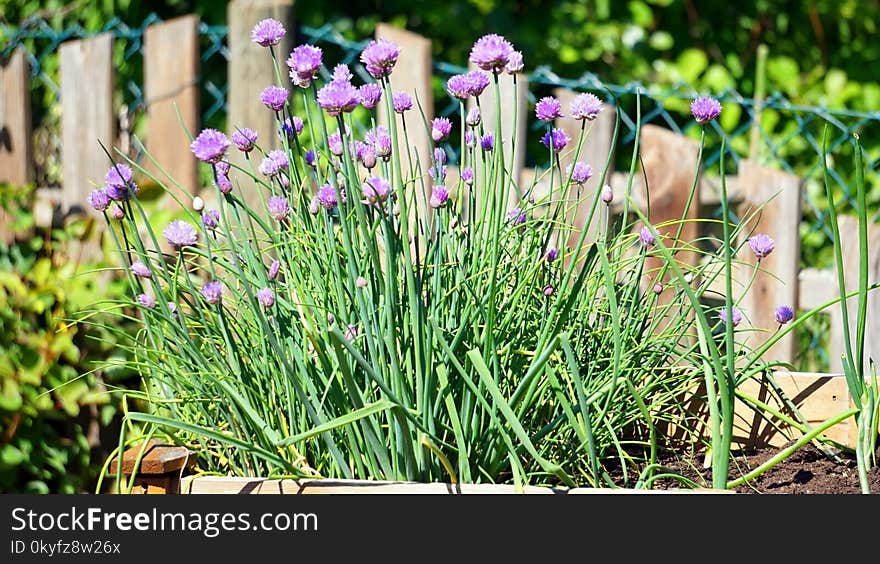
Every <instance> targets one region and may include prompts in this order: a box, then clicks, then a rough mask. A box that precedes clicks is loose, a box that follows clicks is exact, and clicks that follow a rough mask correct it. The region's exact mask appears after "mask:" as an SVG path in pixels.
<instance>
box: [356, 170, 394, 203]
mask: <svg viewBox="0 0 880 564" xmlns="http://www.w3.org/2000/svg"><path fill="white" fill-rule="evenodd" d="M361 193H362V194H363V196H364V201H365V202H366V203H368V204H381V203H382V202H384V201H385V200H387V199H388V195H389V194H390V193H391V184H389V183H388V181H387V180H385V179H384V178H382V177H381V176H373V177H371V178H368V179H367V180H365V181H364V183H363V185H362V186H361Z"/></svg>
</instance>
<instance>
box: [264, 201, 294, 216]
mask: <svg viewBox="0 0 880 564" xmlns="http://www.w3.org/2000/svg"><path fill="white" fill-rule="evenodd" d="M266 207H267V208H268V209H269V215H270V216H271V217H272V219H274V220H275V221H284V220H285V219H287V216H288V215H290V204H289V203H288V202H287V198H284V197H282V196H272V197H270V198H269V200H268V201H267V202H266Z"/></svg>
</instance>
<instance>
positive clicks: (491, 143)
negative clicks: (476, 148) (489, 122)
mask: <svg viewBox="0 0 880 564" xmlns="http://www.w3.org/2000/svg"><path fill="white" fill-rule="evenodd" d="M480 147H482V148H483V150H484V151H491V150H492V149H494V148H495V135H493V134H492V132H491V131H490V132H489V133H487V134H485V135H483V137H482V138H481V139H480Z"/></svg>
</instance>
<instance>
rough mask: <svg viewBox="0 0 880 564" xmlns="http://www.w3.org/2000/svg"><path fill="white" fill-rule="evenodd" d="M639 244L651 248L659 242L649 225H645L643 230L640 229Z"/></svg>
mask: <svg viewBox="0 0 880 564" xmlns="http://www.w3.org/2000/svg"><path fill="white" fill-rule="evenodd" d="M639 242H640V243H641V244H642V246H643V247H650V246H651V245H653V244H654V243H656V242H657V239H656V238H655V237H654V233H653V232H652V231H651V228H650V227H648V226H647V225H644V226H642V228H641V229H639Z"/></svg>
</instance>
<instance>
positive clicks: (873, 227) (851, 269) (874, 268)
mask: <svg viewBox="0 0 880 564" xmlns="http://www.w3.org/2000/svg"><path fill="white" fill-rule="evenodd" d="M837 220H838V221H837V225H838V229H839V230H840V246H841V249H842V252H843V268H844V272H843V276H844V284H846V292H845V293H850V292H854V291H856V290H858V288H859V220H858V218H857V217H855V216H849V215H842V216H839V217H838V218H837ZM877 249H880V225H877V224H870V225H868V285H871V284H875V283H876V282H878V281H880V252H878V251H877ZM833 284H834V287H835V288H838V278H837V269H836V268H835V269H834V271H833ZM878 292H880V290H871V291H869V292H868V309H867V315H866V318H865V344H864V362H863V364H862V366H863V367H864V371H865V372H864V373H865V376H868V377H869V376H870V375H871V372H870V366H869V363H868V360H869V359H874V363H875V365H880V296H878ZM858 303H859V298H858V296H853V297H851V298H849V299H848V300H847V301H846V304H847V315H848V317H849V328H848V330H849V335H850V338H851V341H852V346H853V349H855V346H856V321H857V319H856V318H857V315H858ZM831 310H832V313H831V344H830V347H829V348H830V350H829V351H828V354H829V359H830V363H831V370H832V371H835V372H843V361H842V359H841V357H842V355H844V354H846V344H845V341H844V331H846V330H847V328H846V327H845V326H844V325H843V315H842V313H841V310H840V306H839V305H836V306H835V307H833V308H831ZM853 354H855V350H853ZM878 372H880V371H878Z"/></svg>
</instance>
